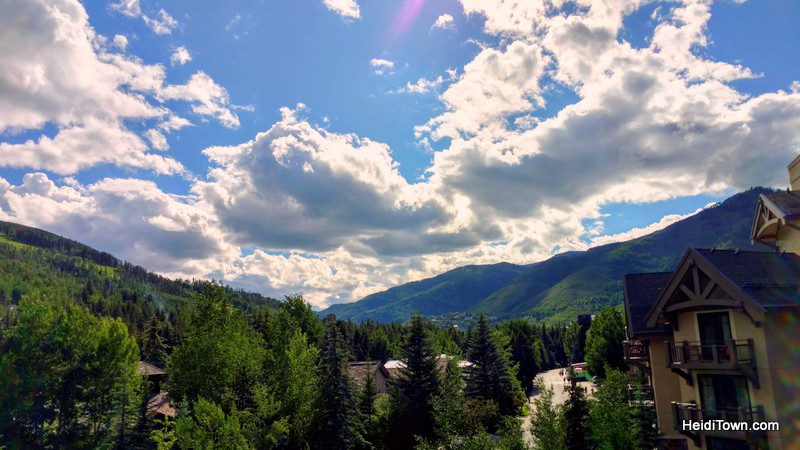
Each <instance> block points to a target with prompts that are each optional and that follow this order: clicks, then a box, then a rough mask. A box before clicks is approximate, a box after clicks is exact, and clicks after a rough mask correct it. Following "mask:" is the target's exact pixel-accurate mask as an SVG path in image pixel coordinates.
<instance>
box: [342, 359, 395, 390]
mask: <svg viewBox="0 0 800 450" xmlns="http://www.w3.org/2000/svg"><path fill="white" fill-rule="evenodd" d="M347 370H348V372H350V378H352V379H353V380H354V381H355V382H356V383H358V384H359V385H361V384H364V383H365V382H366V381H367V377H368V376H369V374H370V373H372V374H373V375H374V374H375V372H377V371H379V370H380V371H381V372H383V374H384V376H388V373H387V371H386V369H384V368H383V365H381V362H380V361H353V362H350V363H348V364H347Z"/></svg>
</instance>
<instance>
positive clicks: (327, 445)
mask: <svg viewBox="0 0 800 450" xmlns="http://www.w3.org/2000/svg"><path fill="white" fill-rule="evenodd" d="M323 326H324V328H323V334H322V343H321V349H320V366H321V374H322V379H323V380H324V381H323V383H322V405H321V406H322V407H321V411H320V414H319V418H320V423H319V430H318V431H319V433H320V434H319V439H318V442H317V448H322V449H362V448H368V447H369V446H370V445H369V443H368V442H367V441H366V439H365V438H364V434H365V431H364V426H363V424H362V423H361V417H360V413H359V411H358V405H357V400H356V396H355V393H354V392H353V391H354V389H353V383H352V380H351V379H350V376H349V374H348V372H347V359H348V354H347V350H346V349H345V346H344V342H343V338H342V334H341V331H340V330H339V327H338V326H337V324H336V319H335V318H334V317H333V316H329V317H327V318H326V319H325V320H324V322H323Z"/></svg>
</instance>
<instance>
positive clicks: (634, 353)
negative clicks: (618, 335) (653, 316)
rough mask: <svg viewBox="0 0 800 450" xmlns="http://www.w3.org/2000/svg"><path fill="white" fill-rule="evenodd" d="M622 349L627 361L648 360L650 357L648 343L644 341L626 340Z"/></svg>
mask: <svg viewBox="0 0 800 450" xmlns="http://www.w3.org/2000/svg"><path fill="white" fill-rule="evenodd" d="M622 351H623V354H624V356H625V361H628V362H631V361H647V360H648V359H650V352H649V351H648V350H647V345H645V343H644V342H642V341H625V342H623V343H622Z"/></svg>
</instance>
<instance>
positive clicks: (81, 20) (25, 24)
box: [0, 0, 238, 174]
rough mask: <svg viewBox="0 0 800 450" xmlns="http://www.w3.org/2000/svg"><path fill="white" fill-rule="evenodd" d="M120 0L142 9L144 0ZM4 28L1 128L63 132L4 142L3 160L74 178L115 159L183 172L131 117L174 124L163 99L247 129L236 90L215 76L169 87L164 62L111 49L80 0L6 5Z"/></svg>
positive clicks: (1, 11) (1, 17)
mask: <svg viewBox="0 0 800 450" xmlns="http://www.w3.org/2000/svg"><path fill="white" fill-rule="evenodd" d="M114 5H115V6H114V7H118V8H122V9H120V11H127V12H130V13H131V14H134V13H136V11H137V8H136V7H137V5H138V3H137V2H123V3H120V4H114ZM126 14H127V13H126ZM0 28H2V29H3V30H6V35H7V39H3V40H0V65H2V67H3V70H2V71H0V132H3V133H6V134H17V133H21V132H28V133H30V132H32V131H33V132H35V131H37V130H40V129H42V128H43V127H44V126H45V125H46V124H53V125H55V126H56V131H55V134H54V135H50V134H42V135H41V136H37V137H32V138H30V139H27V140H26V141H25V142H22V143H13V144H12V143H7V142H0V166H12V167H29V168H34V169H37V170H39V169H41V170H50V171H53V172H55V173H60V174H70V173H75V172H76V171H79V170H82V169H85V168H87V167H91V166H93V165H96V164H114V165H117V166H124V167H133V168H139V169H149V170H153V171H155V172H158V173H165V174H175V173H180V172H182V171H183V167H182V165H181V164H180V163H179V162H177V161H176V160H174V159H172V158H169V157H166V156H162V155H153V154H151V153H149V151H148V150H149V149H148V146H147V145H146V144H145V143H144V142H143V141H142V139H141V138H140V137H139V136H138V135H137V134H136V133H135V132H133V131H131V130H130V129H129V128H128V126H127V125H126V121H130V120H136V121H145V122H148V121H164V120H173V119H172V118H173V117H176V116H175V115H174V114H172V113H171V112H170V111H169V110H168V109H167V108H166V107H164V106H163V105H162V104H161V102H163V101H165V100H180V101H185V102H189V103H190V104H191V105H192V109H193V111H194V112H195V113H197V114H199V115H203V116H209V117H215V118H217V119H218V120H219V121H221V122H222V123H223V124H224V125H225V126H228V127H235V126H236V125H238V118H237V117H236V114H235V113H234V112H233V110H232V109H233V108H234V107H235V106H234V105H232V104H230V100H229V97H228V94H227V91H226V90H225V89H224V88H222V87H221V86H219V85H217V84H216V83H215V82H214V81H213V80H212V79H211V78H210V77H209V76H208V75H206V74H205V73H203V72H198V73H196V74H195V75H194V76H192V77H191V78H190V79H189V82H188V83H187V84H185V85H169V84H167V83H166V81H165V80H166V74H165V71H164V68H163V67H162V66H160V65H148V64H144V63H143V62H142V61H141V60H139V59H138V58H136V57H135V56H128V55H123V54H120V53H114V52H111V51H110V49H109V48H108V46H107V45H105V42H106V40H104V39H102V38H101V37H100V36H98V35H97V34H96V33H95V32H94V30H93V29H92V28H91V26H90V25H89V22H88V16H87V14H86V11H85V10H84V8H83V6H82V5H81V4H80V3H79V2H77V1H75V0H58V1H47V2H46V1H43V0H42V1H35V2H30V1H18V0H15V1H12V2H10V3H8V2H7V3H3V4H2V6H0ZM123 39H125V38H124V37H123V36H119V35H118V36H117V37H116V38H115V39H114V42H115V43H116V44H115V45H116V47H117V48H120V47H121V46H122V45H123V43H124V42H127V40H126V39H125V40H123ZM181 120H185V119H181ZM183 126H185V125H183ZM174 129H177V128H174ZM33 134H36V133H33Z"/></svg>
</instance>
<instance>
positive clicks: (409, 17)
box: [388, 0, 425, 42]
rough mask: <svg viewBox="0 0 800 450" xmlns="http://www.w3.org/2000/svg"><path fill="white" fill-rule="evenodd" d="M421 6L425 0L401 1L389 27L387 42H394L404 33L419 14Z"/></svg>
mask: <svg viewBox="0 0 800 450" xmlns="http://www.w3.org/2000/svg"><path fill="white" fill-rule="evenodd" d="M423 6H425V0H406V1H405V2H404V3H403V6H402V7H401V8H400V12H399V13H398V14H397V17H395V19H394V21H392V25H391V26H390V27H389V35H388V37H389V42H395V41H396V40H398V39H400V38H401V37H402V36H403V35H404V34H406V32H407V31H408V29H409V28H410V27H411V25H412V24H413V23H414V21H415V20H416V18H417V16H419V13H420V11H422V7H423Z"/></svg>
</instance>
